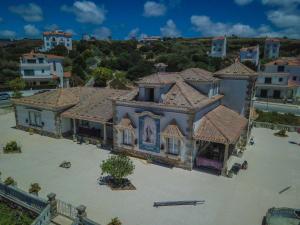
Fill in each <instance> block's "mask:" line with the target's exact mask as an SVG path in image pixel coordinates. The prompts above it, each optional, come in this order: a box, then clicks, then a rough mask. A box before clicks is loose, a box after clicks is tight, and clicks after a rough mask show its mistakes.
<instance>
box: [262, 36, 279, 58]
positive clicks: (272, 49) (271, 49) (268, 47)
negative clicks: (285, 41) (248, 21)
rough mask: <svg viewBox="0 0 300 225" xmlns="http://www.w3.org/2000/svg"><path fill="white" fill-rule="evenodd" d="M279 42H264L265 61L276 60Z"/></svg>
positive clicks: (273, 40)
mask: <svg viewBox="0 0 300 225" xmlns="http://www.w3.org/2000/svg"><path fill="white" fill-rule="evenodd" d="M279 49H280V40H279V39H276V38H267V39H266V41H265V49H264V57H265V58H267V59H276V58H278V57H279Z"/></svg>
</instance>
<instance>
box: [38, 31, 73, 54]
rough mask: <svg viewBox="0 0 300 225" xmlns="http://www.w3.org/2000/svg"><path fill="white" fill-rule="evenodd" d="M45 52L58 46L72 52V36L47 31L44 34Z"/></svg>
mask: <svg viewBox="0 0 300 225" xmlns="http://www.w3.org/2000/svg"><path fill="white" fill-rule="evenodd" d="M43 40H44V45H43V48H42V49H43V51H48V50H50V49H52V48H54V47H55V46H57V45H63V46H65V47H66V48H67V49H68V50H72V34H71V33H67V32H63V31H60V30H55V31H46V32H44V33H43Z"/></svg>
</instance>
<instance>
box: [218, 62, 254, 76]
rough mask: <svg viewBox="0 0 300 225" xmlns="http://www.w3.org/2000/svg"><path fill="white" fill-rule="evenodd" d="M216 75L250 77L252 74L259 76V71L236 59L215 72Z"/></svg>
mask: <svg viewBox="0 0 300 225" xmlns="http://www.w3.org/2000/svg"><path fill="white" fill-rule="evenodd" d="M214 76H216V77H232V78H243V77H244V78H248V77H252V76H257V73H256V72H255V71H253V70H252V69H250V68H249V67H247V66H245V65H244V64H242V63H240V62H238V61H236V62H235V63H233V64H231V65H230V66H228V67H226V68H224V69H221V70H219V71H217V72H215V73H214Z"/></svg>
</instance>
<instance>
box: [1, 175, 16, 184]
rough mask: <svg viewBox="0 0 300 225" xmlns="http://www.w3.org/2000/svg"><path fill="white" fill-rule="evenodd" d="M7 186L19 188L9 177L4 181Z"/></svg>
mask: <svg viewBox="0 0 300 225" xmlns="http://www.w3.org/2000/svg"><path fill="white" fill-rule="evenodd" d="M4 184H5V185H11V186H17V182H16V181H15V180H14V178H12V177H8V178H6V179H5V181H4Z"/></svg>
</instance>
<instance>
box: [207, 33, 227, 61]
mask: <svg viewBox="0 0 300 225" xmlns="http://www.w3.org/2000/svg"><path fill="white" fill-rule="evenodd" d="M226 47H227V39H226V37H214V38H213V39H212V44H211V53H210V56H212V57H220V58H224V57H226Z"/></svg>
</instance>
